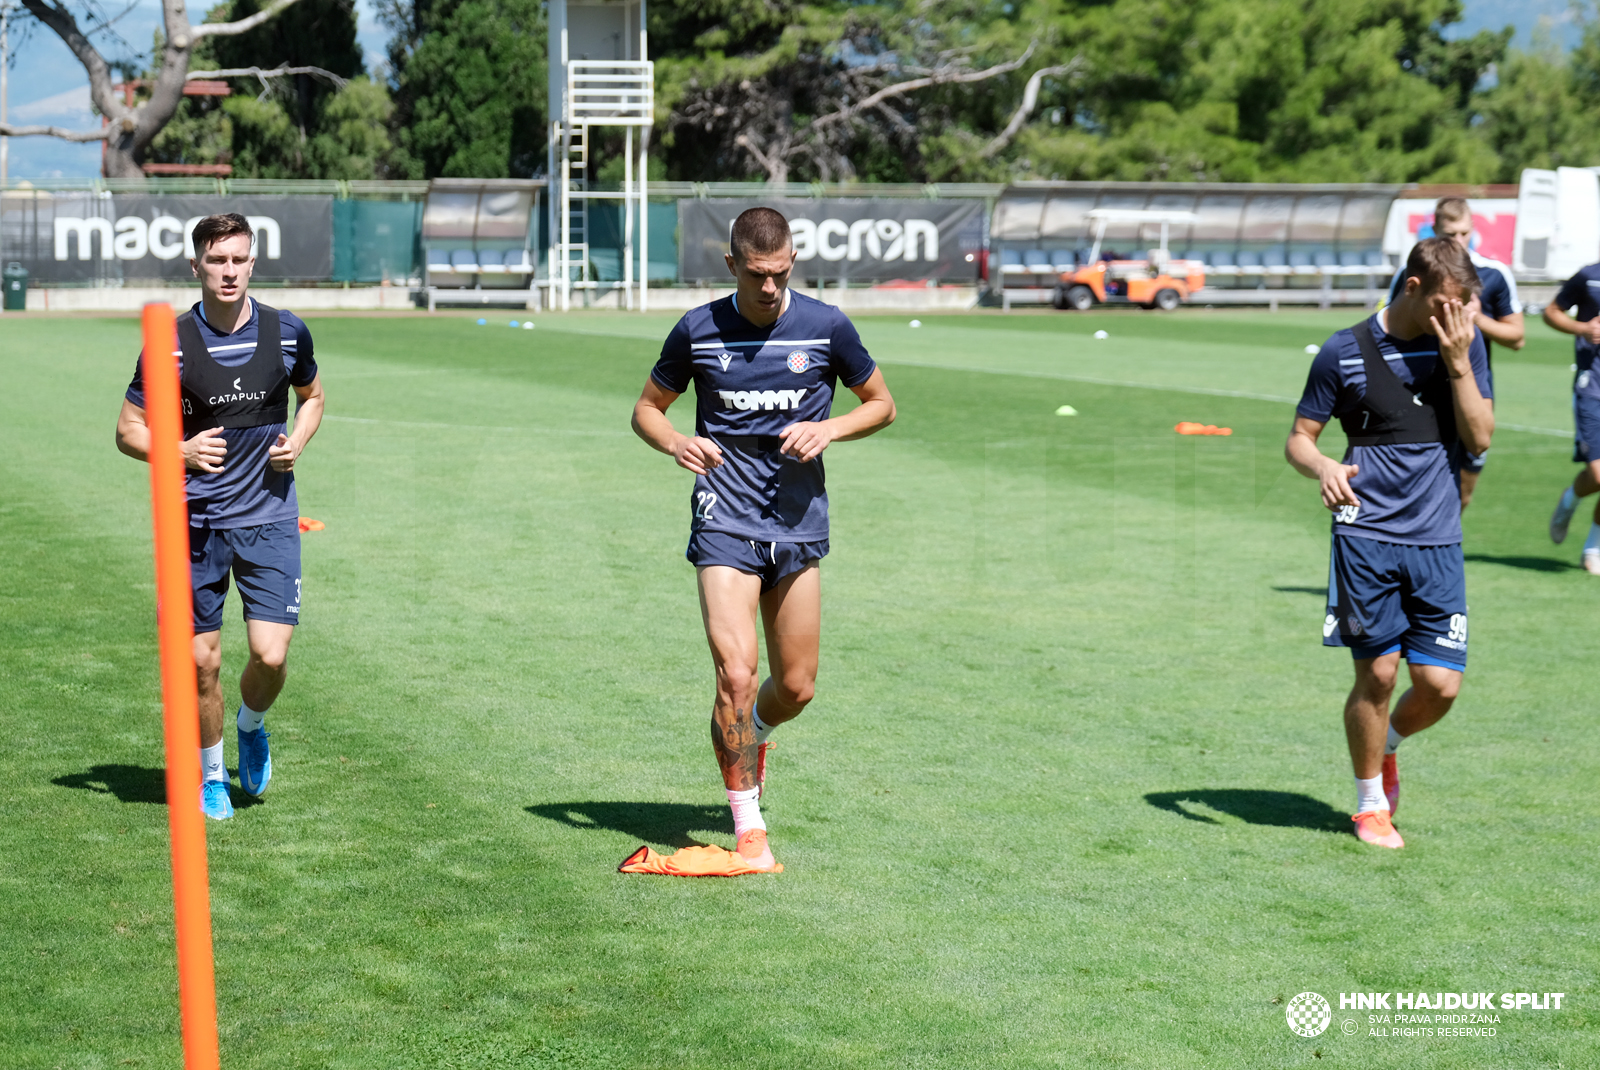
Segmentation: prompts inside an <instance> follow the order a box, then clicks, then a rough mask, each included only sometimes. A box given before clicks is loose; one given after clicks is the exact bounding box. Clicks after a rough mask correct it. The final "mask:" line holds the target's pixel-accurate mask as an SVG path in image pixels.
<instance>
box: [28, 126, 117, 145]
mask: <svg viewBox="0 0 1600 1070" xmlns="http://www.w3.org/2000/svg"><path fill="white" fill-rule="evenodd" d="M120 133H122V130H121V128H120V126H107V127H104V128H102V129H99V130H63V129H62V128H61V127H59V126H13V125H11V124H10V123H0V134H3V135H5V136H6V137H58V138H60V139H61V140H62V141H104V140H105V139H106V138H108V137H116V136H117V135H119V134H120Z"/></svg>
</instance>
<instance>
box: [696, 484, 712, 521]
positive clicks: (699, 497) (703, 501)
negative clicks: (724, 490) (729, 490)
mask: <svg viewBox="0 0 1600 1070" xmlns="http://www.w3.org/2000/svg"><path fill="white" fill-rule="evenodd" d="M716 504H717V496H716V495H715V494H713V493H712V492H711V491H709V490H697V491H695V492H694V518H695V519H696V520H710V519H712V516H711V507H712V506H714V505H716Z"/></svg>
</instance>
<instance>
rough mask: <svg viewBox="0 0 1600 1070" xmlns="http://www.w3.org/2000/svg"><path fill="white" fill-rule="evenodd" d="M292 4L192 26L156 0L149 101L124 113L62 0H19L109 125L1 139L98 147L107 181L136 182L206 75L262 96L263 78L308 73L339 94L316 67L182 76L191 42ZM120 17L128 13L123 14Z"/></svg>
mask: <svg viewBox="0 0 1600 1070" xmlns="http://www.w3.org/2000/svg"><path fill="white" fill-rule="evenodd" d="M295 2H296V0H271V3H269V4H268V5H267V6H266V7H265V8H263V9H262V10H260V11H258V12H256V13H255V14H254V15H251V16H250V17H249V18H247V19H240V20H239V21H237V22H221V23H205V24H203V25H200V26H191V25H190V24H189V15H188V12H187V10H186V7H185V3H184V0H161V9H162V18H163V26H164V29H165V35H166V44H165V46H164V47H163V48H162V49H161V59H160V68H159V70H158V71H157V73H156V77H155V80H154V83H153V84H150V85H149V89H150V96H149V97H148V98H147V99H146V100H144V101H143V102H141V103H140V104H138V105H137V106H131V107H130V106H129V105H128V104H127V103H125V102H124V101H123V99H122V97H121V96H120V95H119V94H118V93H117V92H116V90H115V88H113V86H112V73H111V67H110V65H109V64H107V63H106V60H105V57H104V56H102V55H101V54H100V52H99V50H98V49H96V48H95V46H94V45H93V44H92V43H90V41H89V38H88V36H87V35H85V34H84V32H83V31H82V30H81V29H80V28H79V27H78V21H77V19H76V18H74V17H73V15H72V12H71V11H70V10H68V8H67V5H66V0H22V6H23V7H25V8H27V10H28V12H29V14H31V15H33V17H34V18H36V19H38V20H39V21H40V22H41V23H43V24H44V25H46V26H48V27H49V28H50V29H51V30H53V31H54V32H55V34H56V36H57V37H59V38H61V40H62V41H63V42H64V43H65V44H66V46H67V47H68V48H69V49H71V51H72V54H73V55H74V56H75V57H77V60H78V62H79V63H81V64H83V69H84V70H85V71H86V72H87V73H88V75H89V97H90V99H91V100H93V101H94V104H95V107H96V108H98V109H99V111H100V114H101V115H104V116H105V117H106V118H107V119H108V120H110V121H109V122H108V123H107V124H106V126H105V127H103V128H102V129H100V130H79V131H74V130H63V129H61V128H59V127H54V126H11V125H9V124H7V125H0V133H3V134H6V135H8V136H11V137H27V136H33V135H39V136H45V137H54V138H60V139H61V140H63V141H75V142H87V141H104V142H105V143H106V151H105V163H104V168H105V172H106V174H107V175H109V176H111V177H134V176H137V175H139V174H141V173H142V172H141V170H140V167H139V160H140V159H141V158H142V157H143V155H144V151H145V149H146V148H147V147H148V146H149V144H150V142H151V141H152V140H154V138H155V136H156V135H157V134H159V133H160V132H161V129H162V127H164V126H166V125H167V123H168V122H170V121H171V119H172V116H173V114H174V113H176V111H177V110H178V105H179V103H181V102H182V100H183V84H184V82H185V81H188V80H189V79H191V78H196V77H204V76H205V75H206V74H211V75H213V76H237V77H250V76H254V77H255V78H257V79H258V80H260V82H261V85H262V87H263V88H262V91H263V93H264V92H265V91H266V85H267V79H268V78H279V77H284V76H287V75H294V74H309V75H311V76H313V77H318V78H325V79H327V80H328V81H330V82H331V83H332V84H334V85H335V86H337V87H339V88H343V86H344V85H345V80H344V79H342V78H340V77H338V76H337V75H335V74H333V73H331V72H329V71H325V70H323V69H322V68H320V67H279V68H276V69H270V70H262V69H260V68H258V67H249V68H244V69H241V70H237V71H210V72H197V73H195V74H190V75H187V76H186V75H185V72H186V71H187V70H188V68H189V56H190V53H191V51H192V50H193V48H194V45H195V42H197V41H199V40H200V39H201V38H203V37H216V36H233V35H235V34H241V33H244V32H246V31H248V30H252V29H254V28H255V27H257V26H259V25H261V24H262V23H263V22H266V21H267V20H268V19H270V18H272V17H273V16H275V15H277V14H279V13H280V12H282V11H283V10H284V9H285V8H287V7H289V6H290V5H291V4H293V3H295ZM123 14H127V12H126V11H124V12H123ZM121 17H122V16H121V15H119V16H117V18H121ZM115 21H116V19H112V20H109V21H108V22H106V23H105V24H104V25H102V26H101V27H100V29H105V28H106V27H107V26H109V25H110V23H111V22H115ZM91 32H98V31H91Z"/></svg>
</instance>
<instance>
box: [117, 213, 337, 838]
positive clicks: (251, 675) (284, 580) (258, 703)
mask: <svg viewBox="0 0 1600 1070" xmlns="http://www.w3.org/2000/svg"><path fill="white" fill-rule="evenodd" d="M252 237H253V235H252V233H251V230H250V224H249V222H248V221H247V220H246V219H245V218H244V217H243V216H241V215H231V214H230V215H216V216H208V217H206V218H205V219H202V220H201V221H200V222H199V223H197V224H195V228H194V248H195V259H194V260H191V261H190V262H189V263H190V267H191V268H192V269H193V271H194V273H195V276H196V277H197V278H198V279H199V280H200V293H201V299H200V301H199V302H197V303H196V304H195V306H194V308H192V309H191V310H190V311H188V312H185V313H184V314H183V315H181V316H179V317H178V348H179V354H178V356H179V368H180V381H181V389H182V398H183V435H184V442H183V460H184V464H185V465H186V466H187V468H188V472H187V473H186V478H185V491H186V494H187V497H188V502H189V572H190V580H191V583H192V584H193V587H194V632H195V636H194V660H195V668H196V671H197V673H198V679H199V691H200V777H201V784H200V808H201V810H203V811H204V812H205V814H206V815H207V816H208V817H212V818H216V819H218V820H221V819H223V818H227V817H231V816H233V803H232V801H231V800H230V799H229V798H228V770H227V766H226V765H225V764H224V763H223V758H222V715H223V700H222V684H221V670H222V603H223V599H224V598H225V597H226V596H227V593H228V575H229V573H230V572H231V573H232V574H233V577H234V579H235V580H236V581H237V583H238V585H239V595H240V598H241V599H242V600H243V602H244V618H245V628H246V633H247V635H248V639H249V644H250V660H249V662H248V663H247V664H246V666H245V670H244V673H243V675H241V676H240V677H239V694H240V698H241V701H240V704H239V715H238V717H237V719H236V721H237V727H238V730H239V784H240V786H241V787H243V788H244V790H245V792H246V794H249V795H252V796H258V795H260V794H261V793H262V792H264V791H266V790H267V783H268V782H269V781H270V780H271V779H272V757H271V753H270V751H269V750H268V746H267V730H266V728H265V726H264V720H263V719H264V717H265V715H266V712H267V710H268V709H269V708H270V707H271V706H272V703H273V700H274V699H276V698H277V697H278V692H280V691H281V690H283V683H284V679H285V675H286V671H285V668H284V663H285V661H286V659H287V658H288V656H289V641H290V639H292V638H293V637H294V626H295V625H296V624H297V623H299V618H300V507H299V502H298V500H297V498H296V496H295V489H294V466H295V461H296V459H298V458H299V456H300V452H301V451H302V450H304V449H305V446H306V443H307V442H309V441H311V436H312V435H314V434H316V432H317V425H318V424H320V423H321V422H322V405H323V396H322V380H321V379H320V378H319V376H318V375H317V363H316V360H315V357H314V355H313V353H312V349H311V332H310V331H309V330H307V329H306V325H305V324H304V323H303V322H302V321H301V320H300V318H299V317H298V316H296V315H294V314H293V313H292V312H280V311H278V310H277V309H273V308H268V307H267V306H266V305H263V304H261V303H260V302H259V301H255V300H253V299H252V298H250V297H249V296H247V294H246V291H247V289H248V288H249V285H250V274H251V272H252V270H253V269H254V268H255V256H254V254H253V253H252V252H251V248H250V245H251V239H252ZM141 359H142V358H141ZM291 387H292V388H293V389H294V393H295V397H296V398H297V399H298V401H299V406H298V408H297V409H296V410H295V416H294V431H293V432H292V433H290V432H289V429H288V426H287V421H288V408H289V390H290V388H291ZM117 448H118V449H120V450H121V451H122V452H123V453H126V454H127V455H128V456H130V457H134V458H137V459H138V460H141V461H142V460H147V459H148V457H149V451H150V428H149V425H148V424H147V423H146V422H145V412H144V377H143V374H142V371H141V369H140V367H138V366H135V368H134V372H133V382H131V383H130V384H129V385H128V392H127V395H126V397H125V399H124V400H123V403H122V413H121V415H120V416H118V418H117Z"/></svg>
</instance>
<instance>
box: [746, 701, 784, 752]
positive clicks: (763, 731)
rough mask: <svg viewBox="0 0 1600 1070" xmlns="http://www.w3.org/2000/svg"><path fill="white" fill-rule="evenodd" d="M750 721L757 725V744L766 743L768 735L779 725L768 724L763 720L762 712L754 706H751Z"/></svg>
mask: <svg viewBox="0 0 1600 1070" xmlns="http://www.w3.org/2000/svg"><path fill="white" fill-rule="evenodd" d="M750 722H751V723H752V724H754V725H755V726H756V743H757V744H761V743H765V742H766V741H767V737H768V736H770V735H772V730H773V729H774V728H777V727H778V726H777V725H775V724H768V723H767V722H765V721H763V720H762V719H761V714H760V713H759V712H757V710H756V708H755V707H754V706H751V707H750Z"/></svg>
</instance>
